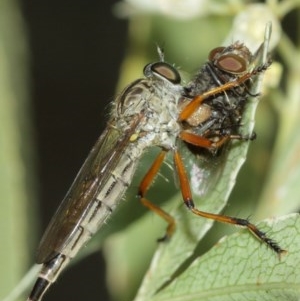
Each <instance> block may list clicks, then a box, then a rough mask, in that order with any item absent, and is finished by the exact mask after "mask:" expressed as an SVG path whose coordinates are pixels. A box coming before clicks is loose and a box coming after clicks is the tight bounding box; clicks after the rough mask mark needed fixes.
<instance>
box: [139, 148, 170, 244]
mask: <svg viewBox="0 0 300 301" xmlns="http://www.w3.org/2000/svg"><path fill="white" fill-rule="evenodd" d="M166 154H167V151H164V150H163V151H161V152H160V154H159V155H158V156H157V158H156V159H155V161H154V162H153V164H152V166H151V167H150V169H149V170H148V172H147V173H146V175H145V176H144V178H143V180H142V182H141V184H140V186H139V193H138V195H139V197H140V201H141V203H142V204H143V205H144V206H145V207H147V208H148V209H150V210H151V211H153V212H154V213H156V214H157V215H159V216H160V217H161V218H163V219H164V220H165V221H166V222H167V223H168V227H167V230H166V234H165V236H163V237H162V238H159V239H158V241H164V240H166V239H168V238H170V237H171V236H172V234H173V233H174V231H175V220H174V218H173V217H172V216H171V215H169V214H168V213H167V212H165V211H164V210H163V209H161V208H160V207H158V206H156V205H155V204H153V203H152V202H150V201H149V200H147V199H146V198H145V195H146V193H147V191H148V189H149V187H150V185H151V184H152V182H153V179H154V177H155V176H156V175H157V173H158V171H159V169H160V167H161V164H162V163H163V161H164V159H165V156H166Z"/></svg>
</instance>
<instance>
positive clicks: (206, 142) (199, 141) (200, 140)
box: [179, 131, 238, 149]
mask: <svg viewBox="0 0 300 301" xmlns="http://www.w3.org/2000/svg"><path fill="white" fill-rule="evenodd" d="M179 137H180V139H182V140H183V141H185V142H187V143H189V144H192V145H195V146H199V147H203V148H207V149H210V148H211V149H218V148H219V147H221V146H222V145H223V144H224V143H225V142H226V141H228V139H235V137H234V138H231V136H224V137H221V138H220V139H219V140H218V141H216V142H213V141H211V140H210V139H208V138H205V137H203V136H198V135H196V134H193V133H191V132H187V131H182V132H181V133H180V135H179ZM237 137H238V136H237Z"/></svg>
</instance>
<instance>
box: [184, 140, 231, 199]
mask: <svg viewBox="0 0 300 301" xmlns="http://www.w3.org/2000/svg"><path fill="white" fill-rule="evenodd" d="M228 148H229V145H228V143H227V144H225V145H223V146H222V147H221V148H220V149H218V150H217V151H216V152H215V153H212V152H210V151H209V150H207V149H203V148H199V147H194V146H192V145H187V144H186V143H184V142H181V145H180V152H181V154H182V157H183V158H184V164H185V167H186V171H187V173H188V175H189V180H190V186H191V189H192V194H193V198H194V200H195V202H196V203H198V204H199V205H201V203H199V200H200V201H201V200H202V201H203V200H204V199H206V198H207V197H208V194H209V193H210V192H212V191H213V188H214V186H215V185H216V183H217V182H218V181H219V179H220V177H221V175H222V172H223V169H224V165H225V162H226V157H227V154H228Z"/></svg>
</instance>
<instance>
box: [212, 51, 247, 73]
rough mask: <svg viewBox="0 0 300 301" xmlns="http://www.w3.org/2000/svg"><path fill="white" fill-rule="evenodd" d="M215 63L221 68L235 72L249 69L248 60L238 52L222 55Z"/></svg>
mask: <svg viewBox="0 0 300 301" xmlns="http://www.w3.org/2000/svg"><path fill="white" fill-rule="evenodd" d="M215 64H216V66H217V67H218V68H220V69H221V70H223V71H225V72H229V73H233V74H239V73H243V72H245V71H247V63H246V61H245V60H244V59H242V58H241V57H240V56H238V55H236V54H228V55H223V56H220V57H219V58H218V59H217V60H216V62H215Z"/></svg>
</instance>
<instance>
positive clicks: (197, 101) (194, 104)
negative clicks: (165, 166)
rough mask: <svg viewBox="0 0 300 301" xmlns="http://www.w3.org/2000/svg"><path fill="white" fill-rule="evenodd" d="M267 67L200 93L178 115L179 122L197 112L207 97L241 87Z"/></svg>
mask: <svg viewBox="0 0 300 301" xmlns="http://www.w3.org/2000/svg"><path fill="white" fill-rule="evenodd" d="M269 65H270V63H267V64H265V65H262V66H259V67H257V68H255V69H253V70H252V71H251V72H247V73H245V74H244V75H242V76H241V77H238V78H237V79H236V80H233V81H229V82H227V83H225V84H224V85H221V86H218V87H215V88H213V89H210V90H208V91H206V92H204V93H202V94H201V95H197V96H195V97H194V98H193V99H192V100H191V102H190V103H189V104H188V105H187V106H186V107H185V108H184V109H183V110H182V111H181V113H180V114H179V121H184V120H186V119H188V118H189V117H190V116H191V115H192V114H193V113H194V112H195V111H196V110H197V108H198V107H199V106H200V105H201V103H202V102H203V101H204V100H205V99H207V98H208V97H210V96H214V95H217V94H220V93H223V92H225V91H227V90H230V89H233V88H235V87H237V86H239V85H241V84H242V83H244V82H246V81H247V80H248V79H250V78H251V77H252V76H255V75H257V74H259V73H261V72H263V71H265V70H266V69H267V68H268V66H269Z"/></svg>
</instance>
